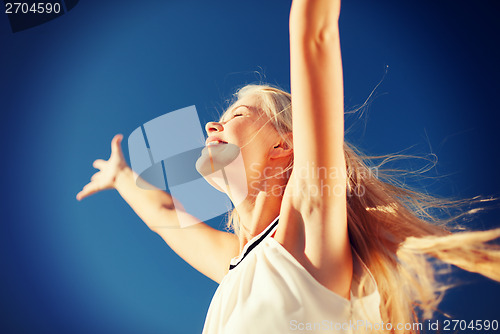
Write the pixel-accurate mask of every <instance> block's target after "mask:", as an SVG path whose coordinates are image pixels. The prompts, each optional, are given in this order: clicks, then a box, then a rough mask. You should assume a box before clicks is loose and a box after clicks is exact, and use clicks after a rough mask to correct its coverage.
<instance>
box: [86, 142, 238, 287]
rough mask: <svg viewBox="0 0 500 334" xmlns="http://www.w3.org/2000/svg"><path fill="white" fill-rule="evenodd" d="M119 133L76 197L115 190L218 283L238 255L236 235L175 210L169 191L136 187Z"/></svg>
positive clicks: (191, 261)
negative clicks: (188, 222)
mask: <svg viewBox="0 0 500 334" xmlns="http://www.w3.org/2000/svg"><path fill="white" fill-rule="evenodd" d="M121 140H122V136H121V135H117V136H115V137H114V138H113V141H112V143H111V156H110V158H109V160H101V159H99V160H96V161H95V162H94V167H95V168H97V169H99V171H98V172H97V173H96V174H94V176H92V179H91V182H90V183H89V184H87V185H86V186H85V187H84V188H83V189H82V191H81V192H79V193H78V195H77V199H78V200H82V199H83V198H85V197H87V196H90V195H92V194H94V193H96V192H98V191H101V190H105V189H116V190H118V192H119V193H120V195H121V196H122V197H123V199H124V200H125V201H126V202H127V203H128V204H129V205H130V206H131V208H132V209H133V210H134V211H135V212H136V213H137V215H138V216H139V217H140V218H141V219H142V220H143V221H144V222H145V223H146V225H148V227H149V228H150V229H151V230H152V231H154V232H156V233H158V234H159V235H160V236H161V237H162V238H163V239H164V240H165V242H166V243H167V244H168V245H169V246H170V247H171V248H172V250H174V251H175V252H176V253H177V254H178V255H179V256H180V257H182V258H183V259H184V260H185V261H186V262H188V263H189V264H190V265H191V266H193V267H194V268H195V269H197V270H198V271H200V272H201V273H202V274H204V275H206V276H208V277H209V278H211V279H213V280H214V281H216V282H220V281H221V280H222V278H223V277H224V275H225V274H226V273H227V271H228V266H229V262H230V260H231V258H233V257H234V256H236V255H237V254H238V249H239V241H238V238H237V237H236V236H235V235H234V234H231V233H226V232H222V231H219V230H217V229H214V228H212V227H210V226H208V225H206V224H204V223H202V222H200V221H198V220H197V219H196V218H195V217H193V216H191V215H189V214H188V213H186V212H183V211H181V210H176V208H175V207H174V204H173V203H174V201H173V198H172V196H171V195H170V194H168V193H166V192H165V191H162V190H160V189H153V188H154V187H153V186H152V185H150V188H151V190H146V189H142V188H140V187H138V186H137V185H136V182H135V180H136V179H137V175H136V174H135V173H134V172H133V171H132V169H130V167H129V166H128V165H127V163H126V162H125V158H124V157H123V153H122V150H121V145H120V144H121ZM178 215H183V219H188V220H192V221H193V222H195V223H197V224H196V225H193V226H190V227H186V228H181V227H180V224H179V218H178Z"/></svg>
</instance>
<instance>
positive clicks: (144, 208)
mask: <svg viewBox="0 0 500 334" xmlns="http://www.w3.org/2000/svg"><path fill="white" fill-rule="evenodd" d="M136 179H137V174H135V172H134V171H132V169H131V168H130V167H128V166H127V167H125V168H124V169H122V170H121V171H120V172H119V173H118V175H117V177H116V181H115V188H116V190H117V191H118V192H119V193H120V195H121V196H122V197H123V199H124V200H125V201H126V202H127V203H128V204H129V205H130V207H131V208H132V209H133V210H134V211H135V213H137V215H138V216H139V217H140V218H141V219H142V220H143V221H144V222H145V223H146V225H148V227H149V228H150V229H151V230H153V231H156V229H157V228H159V227H177V226H179V223H178V219H177V215H176V214H175V207H174V201H173V198H172V196H171V195H170V194H168V193H167V192H165V191H162V190H160V189H143V188H140V187H139V186H137V184H136ZM151 187H153V186H151Z"/></svg>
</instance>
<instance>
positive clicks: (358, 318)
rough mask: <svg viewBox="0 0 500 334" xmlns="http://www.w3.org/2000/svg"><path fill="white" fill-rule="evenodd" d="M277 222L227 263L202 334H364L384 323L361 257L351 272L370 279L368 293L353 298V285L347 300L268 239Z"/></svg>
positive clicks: (355, 259)
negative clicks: (328, 287)
mask: <svg viewBox="0 0 500 334" xmlns="http://www.w3.org/2000/svg"><path fill="white" fill-rule="evenodd" d="M278 218H279V216H278V217H277V218H276V219H275V220H274V221H273V222H272V223H271V224H270V225H269V226H268V227H267V228H266V229H265V230H264V231H263V232H262V233H260V234H259V235H258V236H256V237H254V238H253V239H252V240H250V241H249V242H248V243H247V244H246V245H245V247H244V248H243V251H242V252H241V255H240V256H238V257H235V258H234V259H232V260H231V264H230V270H229V272H228V273H227V274H226V276H224V278H223V279H222V282H221V283H220V285H219V287H218V289H217V291H216V292H215V295H214V297H213V299H212V302H211V304H210V307H209V309H208V314H207V317H206V320H205V326H204V328H203V334H250V333H251V334H267V333H271V334H284V333H353V332H355V333H362V332H367V331H366V330H365V331H363V328H369V327H368V326H369V323H371V325H372V326H374V325H376V324H377V323H382V320H381V317H380V311H379V306H380V295H379V293H378V290H377V287H376V283H375V280H374V279H373V276H371V273H370V272H369V270H368V268H367V267H366V266H365V265H364V263H363V262H362V261H361V259H360V258H359V256H358V255H357V254H356V253H355V252H354V253H355V254H356V256H355V257H354V258H353V259H354V261H353V262H354V270H355V272H357V273H360V272H359V270H361V271H363V270H364V271H365V273H367V274H368V275H369V277H370V280H371V290H372V291H371V292H369V293H368V294H365V295H364V296H362V297H357V296H356V291H357V286H356V285H357V284H356V282H354V281H353V283H352V286H351V298H350V300H347V299H346V298H343V297H341V296H340V295H338V294H336V293H334V292H332V291H330V290H329V289H327V288H326V287H325V286H323V285H321V284H320V283H319V282H318V281H317V280H316V279H315V278H314V277H313V276H312V275H311V274H310V273H309V272H308V271H307V270H306V269H305V268H304V267H303V266H302V265H301V264H300V263H299V262H298V261H297V260H296V259H295V258H294V257H293V256H292V255H291V254H290V253H289V252H288V251H287V250H286V249H285V248H284V247H283V246H282V245H281V244H280V243H279V242H277V241H276V240H275V239H274V238H272V237H271V235H273V233H274V231H275V230H276V228H277V226H278ZM363 323H364V326H366V327H363Z"/></svg>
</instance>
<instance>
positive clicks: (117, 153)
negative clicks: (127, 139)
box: [76, 134, 127, 201]
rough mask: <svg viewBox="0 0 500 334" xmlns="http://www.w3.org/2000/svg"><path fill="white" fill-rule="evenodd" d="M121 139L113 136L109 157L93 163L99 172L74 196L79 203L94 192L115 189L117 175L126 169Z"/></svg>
mask: <svg viewBox="0 0 500 334" xmlns="http://www.w3.org/2000/svg"><path fill="white" fill-rule="evenodd" d="M122 139H123V135H120V134H119V135H116V136H114V138H113V140H112V141H111V155H110V157H109V159H108V160H102V159H97V160H96V161H94V163H93V166H94V168H96V169H99V171H98V172H97V173H95V174H94V175H92V178H91V179H90V182H89V183H88V184H87V185H86V186H85V187H83V189H82V190H81V191H80V192H79V193H78V194H77V195H76V199H77V200H79V201H80V200H82V199H83V198H85V197H87V196H90V195H93V194H95V193H96V192H99V191H101V190H106V189H112V188H114V187H115V181H116V177H117V175H118V173H119V172H120V171H121V170H123V169H124V168H126V167H127V162H126V161H125V157H124V156H123V151H122V148H121V142H122Z"/></svg>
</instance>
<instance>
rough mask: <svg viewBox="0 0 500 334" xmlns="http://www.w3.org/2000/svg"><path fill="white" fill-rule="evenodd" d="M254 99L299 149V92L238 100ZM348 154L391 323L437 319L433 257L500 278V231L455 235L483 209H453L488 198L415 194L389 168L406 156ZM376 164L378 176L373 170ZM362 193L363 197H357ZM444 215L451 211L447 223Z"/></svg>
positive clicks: (273, 91)
mask: <svg viewBox="0 0 500 334" xmlns="http://www.w3.org/2000/svg"><path fill="white" fill-rule="evenodd" d="M246 95H256V96H258V98H259V102H260V104H261V105H260V107H261V111H262V112H263V113H264V114H266V115H267V116H268V117H269V121H270V122H271V123H272V124H273V126H274V127H275V129H276V130H277V131H278V133H279V134H280V135H281V136H282V137H283V138H284V140H285V141H287V144H289V145H291V146H293V143H292V142H291V139H290V138H289V137H288V136H284V135H285V134H286V133H289V132H291V131H292V112H291V95H290V94H289V93H287V92H285V91H283V90H281V89H279V88H275V87H272V86H269V85H247V86H245V87H243V88H241V89H239V90H238V91H237V92H236V93H235V97H236V101H237V100H239V99H241V98H243V97H244V96H246ZM344 153H345V160H346V170H347V216H348V229H349V238H350V242H351V245H352V248H353V249H354V250H355V251H356V252H357V253H358V254H359V256H360V257H361V259H362V260H363V262H364V263H365V264H366V266H367V267H368V269H369V270H370V271H371V273H372V275H373V277H374V278H375V281H376V283H377V287H378V290H379V293H380V295H381V305H380V312H381V316H382V320H383V321H384V323H391V324H398V323H399V324H411V323H416V322H418V321H419V320H422V319H418V316H417V311H416V310H420V312H421V314H422V318H423V319H430V318H431V317H432V315H433V312H434V311H436V310H437V306H438V304H439V303H440V301H441V300H442V297H443V293H444V291H445V290H446V289H447V288H448V287H449V286H447V285H446V284H444V283H440V282H439V281H438V279H437V277H436V268H435V266H433V264H432V263H431V262H430V261H429V257H432V258H436V259H439V260H441V261H443V262H444V263H445V264H452V265H455V266H458V267H460V268H462V269H465V270H467V271H471V272H476V273H480V274H482V275H484V276H487V277H489V278H491V279H493V280H496V281H500V268H499V266H498V263H500V248H499V247H498V246H496V245H491V244H488V242H489V241H492V240H494V239H496V238H498V237H500V229H495V230H489V231H476V232H459V233H451V232H452V230H453V231H454V230H456V229H457V226H458V225H456V224H453V223H456V222H458V221H459V219H460V218H462V217H464V216H467V215H470V214H472V213H475V212H477V211H478V210H479V209H477V208H476V209H472V210H469V211H464V210H461V211H456V212H458V213H454V214H452V212H455V211H453V210H454V209H458V210H460V209H461V208H463V207H464V206H465V205H466V204H471V203H473V204H474V203H476V204H477V203H479V202H481V201H483V200H481V199H478V198H475V199H472V200H446V199H440V198H436V197H433V196H430V195H427V194H424V193H422V192H419V191H416V190H412V189H409V188H408V187H407V186H405V185H403V184H402V183H400V182H398V179H397V177H395V173H394V172H395V170H388V169H385V170H384V169H383V167H384V165H385V164H386V163H387V162H388V161H391V160H394V159H400V158H404V156H401V155H385V156H377V157H374V156H366V155H363V154H362V153H361V152H360V151H359V150H357V149H356V148H355V147H354V146H353V145H350V144H349V143H347V142H345V143H344ZM379 160H380V161H381V162H380V163H378V164H375V162H376V161H379ZM292 164H293V160H292V163H291V164H290V165H289V166H287V168H286V169H285V171H286V170H289V169H292V168H293V165H292ZM374 167H375V168H376V170H377V171H378V173H377V174H378V175H375V174H374V173H373V172H372V171H373V169H374ZM410 173H411V172H410ZM416 173H418V172H416ZM396 175H397V173H396ZM359 189H362V190H363V192H362V194H360V193H356V192H357V191H358V190H359ZM440 212H448V213H450V214H449V215H448V218H442V215H441V214H439V213H440ZM454 225H455V226H454ZM227 226H228V227H229V228H230V229H232V230H233V231H234V232H235V233H236V234H238V231H239V224H238V217H237V213H236V211H235V210H232V211H231V212H230V213H229V215H228V224H227ZM354 279H356V280H358V281H360V282H361V284H360V286H359V291H360V292H362V291H364V290H363V289H364V284H365V283H366V282H367V278H366V277H363V278H362V277H353V280H354ZM393 331H396V330H395V329H393ZM416 331H418V330H414V329H409V330H406V329H402V330H400V331H397V332H399V333H414V332H416Z"/></svg>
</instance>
